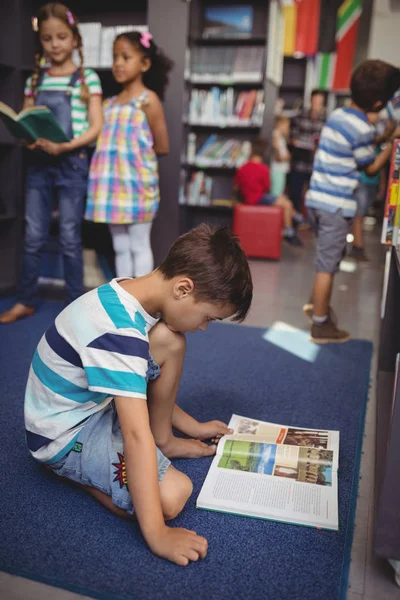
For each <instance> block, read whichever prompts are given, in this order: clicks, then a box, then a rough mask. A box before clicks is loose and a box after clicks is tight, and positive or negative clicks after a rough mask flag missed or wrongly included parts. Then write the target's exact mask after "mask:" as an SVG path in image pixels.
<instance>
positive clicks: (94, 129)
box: [0, 3, 102, 323]
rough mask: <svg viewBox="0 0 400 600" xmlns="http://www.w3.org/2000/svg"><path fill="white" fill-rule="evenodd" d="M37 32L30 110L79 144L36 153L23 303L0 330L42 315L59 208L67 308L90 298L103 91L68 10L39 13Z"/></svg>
mask: <svg viewBox="0 0 400 600" xmlns="http://www.w3.org/2000/svg"><path fill="white" fill-rule="evenodd" d="M32 24H33V29H34V31H35V35H36V44H37V52H36V54H35V71H34V73H33V75H32V77H30V78H29V79H28V81H27V85H26V88H25V102H24V108H28V107H30V106H33V105H35V104H36V105H45V106H48V107H49V108H50V109H51V110H52V111H53V112H54V114H55V116H56V119H57V121H58V122H59V124H60V125H61V127H62V129H63V130H64V132H65V133H66V134H67V136H68V137H69V138H70V140H71V141H70V142H66V143H60V144H56V143H53V142H50V141H49V140H44V139H40V140H38V141H37V142H35V143H34V144H32V145H30V146H28V148H29V150H30V151H31V152H30V156H29V162H28V171H27V181H26V207H25V220H26V230H25V243H24V251H23V258H22V269H21V275H20V279H19V283H18V286H17V303H16V304H15V305H14V306H13V307H12V308H11V309H10V310H9V311H7V312H6V313H3V314H2V315H0V323H10V322H13V321H16V320H17V319H20V318H22V317H27V316H30V315H32V314H33V313H34V311H35V309H34V301H35V295H36V290H37V281H38V278H39V272H40V261H41V256H42V253H43V250H44V248H45V245H46V242H47V239H48V234H49V227H50V220H51V213H52V210H53V208H54V204H55V201H57V203H58V207H59V214H60V217H59V221H60V246H61V249H62V254H63V265H64V277H65V283H66V291H67V301H68V302H72V301H73V300H75V299H76V298H77V297H78V296H80V295H81V294H82V293H83V261H82V238H81V224H82V217H83V212H84V202H85V196H86V187H87V177H88V169H89V164H88V155H87V146H88V145H89V144H91V143H92V142H94V141H95V140H96V138H97V136H98V134H99V133H100V130H101V127H102V108H101V86H100V82H99V79H98V77H97V75H96V73H94V71H91V70H90V69H84V68H83V54H82V39H81V36H80V33H79V30H78V27H77V21H76V18H75V16H74V15H73V14H72V13H71V11H70V10H69V9H68V8H67V7H66V6H64V5H63V4H59V3H50V4H46V5H45V6H43V7H42V8H41V9H39V11H38V13H37V16H36V17H34V18H33V19H32ZM75 48H76V49H77V50H78V52H79V56H80V59H81V66H80V67H79V68H77V67H76V65H75V63H74V62H73V60H72V53H73V51H74V49H75ZM43 58H45V59H46V60H47V61H50V63H51V68H50V69H49V70H48V71H45V70H44V69H40V64H41V61H42V59H43Z"/></svg>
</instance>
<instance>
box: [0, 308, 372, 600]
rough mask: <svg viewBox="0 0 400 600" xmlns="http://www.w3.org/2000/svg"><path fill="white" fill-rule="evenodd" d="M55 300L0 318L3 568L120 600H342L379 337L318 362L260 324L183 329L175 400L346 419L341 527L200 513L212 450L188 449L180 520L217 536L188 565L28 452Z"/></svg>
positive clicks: (214, 408) (205, 410)
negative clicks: (39, 349) (32, 377)
mask: <svg viewBox="0 0 400 600" xmlns="http://www.w3.org/2000/svg"><path fill="white" fill-rule="evenodd" d="M8 303H9V302H8ZM8 303H7V301H4V300H3V301H0V309H1V308H3V309H4V308H5V307H6V305H8ZM59 309H60V304H58V303H50V302H48V303H45V304H43V305H42V306H41V308H40V310H39V311H38V312H37V313H36V315H35V316H34V317H33V318H31V319H29V320H26V321H21V322H19V323H16V324H14V325H8V326H2V327H1V329H0V364H1V375H0V393H1V403H2V410H1V414H2V423H3V426H2V432H1V436H0V451H1V452H0V455H1V459H2V460H1V466H0V476H1V488H2V491H1V494H0V514H1V519H0V520H1V525H0V528H1V529H0V535H1V540H2V543H1V544H0V569H2V570H5V571H8V572H11V573H15V574H18V575H22V576H25V577H29V578H31V579H36V580H39V581H44V582H46V583H49V584H52V585H55V586H59V587H62V588H66V589H70V590H72V591H77V592H81V593H84V594H87V595H89V596H93V597H94V598H110V599H113V600H117V599H118V598H132V599H135V600H144V599H151V600H158V599H160V600H161V599H162V600H165V599H176V598H179V599H180V598H182V599H185V600H186V599H187V598H191V597H193V598H195V599H196V600H203V599H204V600H210V599H216V600H217V599H218V600H221V599H225V598H226V599H228V598H235V600H241V599H248V598H254V599H259V598H262V599H263V600H276V599H277V598H282V599H283V600H287V599H290V600H321V598H324V599H325V600H337V599H338V598H342V599H344V598H345V594H346V588H347V578H348V569H349V562H350V548H351V541H352V535H353V521H354V510H355V502H356V496H357V485H358V472H359V460H360V449H361V441H362V432H363V426H364V415H365V406H366V400H367V396H368V384H369V369H370V359H371V354H372V345H371V343H370V342H366V341H351V342H349V343H348V344H344V345H340V346H326V347H322V348H321V350H320V352H319V353H318V355H317V356H316V357H315V361H314V362H312V361H310V360H302V359H301V358H299V357H298V356H296V355H294V354H291V353H289V352H288V351H287V350H284V349H281V348H279V347H277V346H276V345H273V344H272V343H271V342H269V341H267V339H264V337H263V336H264V334H265V331H264V330H261V329H256V328H248V327H238V326H234V325H218V324H215V325H212V326H211V327H210V328H209V330H208V331H207V333H198V334H196V335H190V336H188V353H187V359H186V363H185V369H184V376H183V381H182V385H181V389H180V392H179V401H180V403H181V405H182V407H183V408H185V409H186V410H189V411H190V412H192V413H193V414H194V415H195V416H197V417H199V418H200V419H202V420H208V419H212V418H218V419H225V420H228V419H229V417H230V415H231V414H232V413H233V412H235V413H238V414H244V415H247V416H250V417H255V418H259V419H263V420H268V421H274V422H277V423H283V424H292V425H298V426H303V427H317V428H328V429H339V430H340V434H341V454H340V475H339V511H340V531H339V532H332V531H318V530H316V529H311V528H305V527H298V526H293V525H286V524H280V523H275V522H272V521H271V522H270V521H262V520H257V519H248V518H244V517H238V516H234V515H227V514H219V513H212V512H206V511H200V510H196V508H195V500H196V498H197V495H198V493H199V491H200V487H201V485H202V482H203V481H204V478H205V476H206V473H207V471H208V468H209V465H210V459H203V460H198V461H189V460H180V461H176V465H177V466H178V468H180V469H182V470H183V471H184V472H186V473H187V474H188V475H189V476H190V477H191V479H192V480H193V482H194V494H193V497H192V498H191V500H190V501H189V504H188V506H187V508H186V509H185V510H184V512H183V513H182V515H181V516H180V517H179V518H178V519H177V520H176V525H179V526H183V527H187V528H190V529H194V530H195V531H197V532H198V533H200V534H202V535H204V536H206V537H207V538H208V540H209V553H208V556H207V558H206V559H205V560H204V561H201V562H199V563H197V564H192V565H190V566H189V567H186V568H184V569H183V568H181V567H178V566H175V565H173V564H171V563H168V562H166V561H163V560H160V559H158V558H155V557H154V556H153V555H152V554H151V553H150V552H149V551H148V550H147V548H146V546H145V544H144V541H143V538H142V537H141V534H140V531H139V529H138V526H137V524H135V523H130V522H127V521H124V520H122V519H118V518H117V517H114V516H113V515H112V514H109V513H108V512H107V511H106V510H105V509H103V508H102V507H101V506H99V505H97V504H96V503H95V502H94V501H93V500H92V499H91V498H90V497H89V496H86V494H85V493H84V492H80V491H79V490H76V489H75V488H72V487H71V486H69V485H67V484H64V483H62V482H60V481H59V480H58V479H57V480H56V479H55V478H54V477H53V476H52V474H51V473H47V472H45V471H44V470H43V469H42V468H41V467H40V466H38V465H36V464H35V463H34V462H33V460H31V459H30V457H29V455H28V453H27V450H26V448H25V444H24V428H23V395H24V386H25V382H26V378H27V373H28V368H29V364H30V359H31V357H32V354H33V352H34V349H35V347H36V344H37V342H38V340H39V338H40V336H41V335H42V333H43V332H44V330H45V329H46V328H47V326H48V325H49V324H50V322H51V321H52V319H53V318H54V317H55V316H56V314H57V312H58V311H59Z"/></svg>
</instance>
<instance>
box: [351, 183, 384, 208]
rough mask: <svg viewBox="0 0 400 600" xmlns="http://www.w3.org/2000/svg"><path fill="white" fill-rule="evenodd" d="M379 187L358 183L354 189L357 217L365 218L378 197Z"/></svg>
mask: <svg viewBox="0 0 400 600" xmlns="http://www.w3.org/2000/svg"><path fill="white" fill-rule="evenodd" d="M378 191H379V185H367V184H366V183H362V182H360V183H359V185H358V187H357V189H356V200H357V217H365V216H366V215H367V214H368V210H369V209H370V208H371V206H372V204H373V202H374V201H375V200H376V197H377V195H378Z"/></svg>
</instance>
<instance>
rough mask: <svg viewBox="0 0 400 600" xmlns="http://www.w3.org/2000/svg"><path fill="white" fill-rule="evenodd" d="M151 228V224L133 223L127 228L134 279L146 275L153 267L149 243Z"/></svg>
mask: <svg viewBox="0 0 400 600" xmlns="http://www.w3.org/2000/svg"><path fill="white" fill-rule="evenodd" d="M151 226H152V222H150V223H133V224H132V225H129V227H128V229H129V240H130V247H131V252H132V254H133V266H134V268H133V274H134V276H135V277H142V276H143V275H148V274H149V273H151V271H152V270H153V267H154V261H153V252H152V250H151V241H150V233H151Z"/></svg>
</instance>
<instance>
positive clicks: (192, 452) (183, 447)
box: [160, 437, 217, 458]
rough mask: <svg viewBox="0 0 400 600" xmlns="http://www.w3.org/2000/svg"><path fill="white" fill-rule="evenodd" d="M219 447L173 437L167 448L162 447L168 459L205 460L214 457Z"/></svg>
mask: <svg viewBox="0 0 400 600" xmlns="http://www.w3.org/2000/svg"><path fill="white" fill-rule="evenodd" d="M216 449H217V447H216V446H215V445H212V446H209V445H208V444H205V443H204V442H201V441H200V440H192V439H185V438H177V437H172V438H171V439H170V441H169V442H168V443H167V444H166V445H165V446H160V450H161V452H163V454H165V456H167V457H168V458H203V457H204V456H213V455H214V454H215V451H216Z"/></svg>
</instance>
